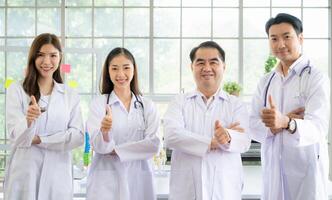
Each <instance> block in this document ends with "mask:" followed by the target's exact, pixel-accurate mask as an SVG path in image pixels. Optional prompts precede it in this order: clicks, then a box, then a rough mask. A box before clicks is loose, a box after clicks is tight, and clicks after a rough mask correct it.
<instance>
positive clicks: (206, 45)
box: [189, 41, 225, 62]
mask: <svg viewBox="0 0 332 200" xmlns="http://www.w3.org/2000/svg"><path fill="white" fill-rule="evenodd" d="M201 48H212V49H217V50H218V52H219V56H220V59H221V60H222V61H223V62H225V51H224V50H223V49H222V48H221V47H220V46H219V44H217V43H216V42H214V41H206V42H203V43H201V44H200V45H198V46H197V47H194V48H193V49H192V50H191V51H190V54H189V57H190V60H191V62H194V60H195V58H196V52H197V50H198V49H201Z"/></svg>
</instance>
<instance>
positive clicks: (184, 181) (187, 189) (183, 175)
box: [169, 170, 196, 200]
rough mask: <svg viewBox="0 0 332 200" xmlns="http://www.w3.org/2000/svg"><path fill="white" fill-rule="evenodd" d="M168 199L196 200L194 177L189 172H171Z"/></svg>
mask: <svg viewBox="0 0 332 200" xmlns="http://www.w3.org/2000/svg"><path fill="white" fill-rule="evenodd" d="M169 199H170V200H184V199H185V200H193V199H196V191H195V185H194V177H193V172H192V171H191V170H171V177H170V194H169Z"/></svg>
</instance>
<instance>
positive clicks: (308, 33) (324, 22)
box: [303, 8, 329, 37]
mask: <svg viewBox="0 0 332 200" xmlns="http://www.w3.org/2000/svg"><path fill="white" fill-rule="evenodd" d="M313 16H314V17H313ZM328 24H329V21H328V9H325V8H305V9H303V27H304V28H303V34H304V37H328V28H329V25H328Z"/></svg>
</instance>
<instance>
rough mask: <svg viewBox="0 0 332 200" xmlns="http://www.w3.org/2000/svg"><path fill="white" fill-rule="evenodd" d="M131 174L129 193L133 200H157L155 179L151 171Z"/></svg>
mask: <svg viewBox="0 0 332 200" xmlns="http://www.w3.org/2000/svg"><path fill="white" fill-rule="evenodd" d="M132 172H133V173H130V174H131V175H130V176H129V181H130V186H129V191H130V199H131V200H141V199H144V200H155V199H156V197H155V192H154V188H153V178H152V172H151V171H138V172H137V171H132Z"/></svg>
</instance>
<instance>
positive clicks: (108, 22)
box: [0, 0, 331, 168]
mask: <svg viewBox="0 0 332 200" xmlns="http://www.w3.org/2000/svg"><path fill="white" fill-rule="evenodd" d="M279 12H287V13H291V14H294V15H295V16H297V17H299V18H300V19H302V20H303V23H304V37H305V42H304V46H303V51H304V53H306V54H309V55H310V57H311V58H312V60H313V62H314V63H315V65H316V66H318V67H319V68H321V69H322V70H323V71H324V72H326V73H330V71H331V69H330V67H329V66H331V40H330V39H331V21H330V20H331V14H330V13H331V9H330V1H328V0H204V1H202V0H0V47H1V48H0V141H1V143H2V144H4V143H7V141H6V135H5V119H4V116H5V115H4V114H5V94H6V90H5V83H6V81H7V82H8V80H10V79H12V80H14V81H18V80H20V79H22V77H23V73H24V68H25V66H26V59H27V54H28V53H27V51H28V49H29V46H30V44H31V41H32V40H33V38H34V37H35V36H36V35H38V34H40V33H43V32H52V33H55V34H57V35H58V36H59V37H60V39H61V41H62V44H63V46H64V47H65V54H64V63H68V64H71V66H72V70H71V73H70V74H65V80H66V81H67V82H71V83H75V84H76V83H77V90H78V91H79V92H80V95H81V99H82V109H83V113H84V118H85V119H86V115H87V111H88V105H89V102H90V100H91V98H92V96H93V95H94V94H96V93H98V85H99V77H100V73H101V68H102V65H103V62H104V59H105V57H106V55H107V53H108V52H109V51H110V49H112V48H114V47H117V46H124V47H126V48H128V49H129V50H131V51H132V53H133V54H134V56H135V57H136V60H137V63H138V68H139V70H138V71H139V79H140V80H139V82H140V86H141V89H142V91H143V92H144V94H145V95H146V96H148V97H151V98H152V99H153V100H154V101H155V102H156V103H157V105H158V108H159V110H160V113H161V114H163V113H164V111H165V110H166V108H167V103H168V102H169V100H170V99H171V98H172V96H174V95H175V94H178V93H179V92H183V91H189V90H191V89H193V85H194V84H193V83H194V82H193V79H192V75H191V72H190V67H189V66H190V60H189V52H190V50H191V49H192V48H193V47H194V46H196V45H198V44H199V43H200V42H202V41H206V40H215V41H217V42H218V43H219V44H220V45H221V46H222V47H223V48H224V49H225V51H226V64H227V69H226V74H225V80H226V81H227V80H232V81H237V82H239V83H240V84H242V85H243V86H244V90H243V92H242V97H243V98H244V100H245V101H250V98H251V96H252V94H253V93H254V91H255V88H256V84H257V82H258V80H259V78H260V77H261V76H262V75H263V73H264V62H265V60H266V59H267V58H268V56H269V48H268V41H267V37H266V33H265V30H264V25H265V22H266V21H267V20H268V19H269V17H271V16H275V15H276V13H279ZM75 84H74V85H75ZM161 134H162V133H161ZM4 158H5V157H4V156H3V157H1V158H0V159H2V161H3V160H4ZM0 163H1V162H0ZM0 168H1V164H0Z"/></svg>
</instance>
